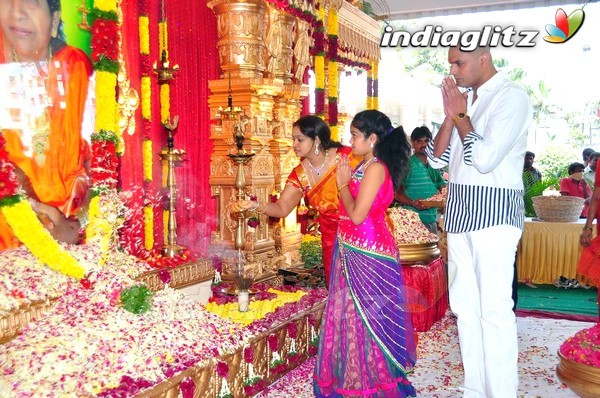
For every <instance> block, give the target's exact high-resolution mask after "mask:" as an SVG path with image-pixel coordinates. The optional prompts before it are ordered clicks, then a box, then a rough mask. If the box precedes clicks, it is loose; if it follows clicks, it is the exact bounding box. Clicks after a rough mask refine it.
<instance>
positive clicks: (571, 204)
mask: <svg viewBox="0 0 600 398" xmlns="http://www.w3.org/2000/svg"><path fill="white" fill-rule="evenodd" d="M531 200H533V208H534V209H535V214H536V215H537V217H538V218H539V219H540V220H542V221H550V222H575V221H577V220H578V219H579V216H580V215H581V211H582V210H583V204H584V202H585V201H584V200H583V198H578V197H575V196H534V197H533V198H531Z"/></svg>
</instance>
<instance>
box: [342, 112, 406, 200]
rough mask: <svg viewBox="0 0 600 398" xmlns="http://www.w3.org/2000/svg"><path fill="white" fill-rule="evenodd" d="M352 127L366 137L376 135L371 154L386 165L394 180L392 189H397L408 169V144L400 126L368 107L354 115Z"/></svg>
mask: <svg viewBox="0 0 600 398" xmlns="http://www.w3.org/2000/svg"><path fill="white" fill-rule="evenodd" d="M352 127H354V128H356V129H358V130H359V131H360V132H362V133H363V134H364V135H365V137H367V138H368V137H369V136H370V135H371V134H375V135H376V136H377V138H378V139H377V143H376V144H375V146H374V147H373V155H374V156H376V157H377V158H378V159H379V160H381V161H382V162H383V163H384V164H385V165H386V166H387V168H388V171H389V172H390V175H391V176H392V181H393V182H394V190H397V189H398V188H399V187H400V185H402V179H403V178H404V175H405V174H406V172H407V170H408V159H409V157H410V144H409V143H408V138H407V137H406V133H405V132H404V129H403V128H402V126H399V127H396V128H394V127H393V126H392V122H391V121H390V118H389V117H387V116H386V115H385V114H384V113H382V112H380V111H377V110H374V109H369V110H366V111H362V112H359V113H357V114H356V116H354V119H352Z"/></svg>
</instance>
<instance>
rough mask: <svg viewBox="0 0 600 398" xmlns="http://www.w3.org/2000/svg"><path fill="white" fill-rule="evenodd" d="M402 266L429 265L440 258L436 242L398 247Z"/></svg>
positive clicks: (404, 244) (406, 244)
mask: <svg viewBox="0 0 600 398" xmlns="http://www.w3.org/2000/svg"><path fill="white" fill-rule="evenodd" d="M398 250H399V251H400V261H401V262H402V265H413V264H416V263H429V262H430V261H432V260H435V259H436V258H438V257H439V256H440V249H439V248H438V245H437V242H429V243H402V244H399V245H398Z"/></svg>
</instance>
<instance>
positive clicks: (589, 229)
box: [583, 226, 594, 232]
mask: <svg viewBox="0 0 600 398" xmlns="http://www.w3.org/2000/svg"><path fill="white" fill-rule="evenodd" d="M586 229H587V230H588V231H590V232H594V228H592V227H587V226H586V227H583V230H584V231H585V230H586Z"/></svg>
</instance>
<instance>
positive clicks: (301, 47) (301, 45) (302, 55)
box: [294, 21, 310, 82]
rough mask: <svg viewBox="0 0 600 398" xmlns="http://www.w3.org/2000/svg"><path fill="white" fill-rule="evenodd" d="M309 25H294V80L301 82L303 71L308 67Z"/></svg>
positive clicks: (302, 22)
mask: <svg viewBox="0 0 600 398" xmlns="http://www.w3.org/2000/svg"><path fill="white" fill-rule="evenodd" d="M308 28H309V25H308V23H307V22H304V21H298V22H297V23H296V37H295V41H294V59H295V64H294V78H295V79H296V81H297V82H302V78H303V77H304V71H305V70H306V68H307V67H308V66H309V65H310V53H309V48H310V37H309V36H308Z"/></svg>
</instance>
